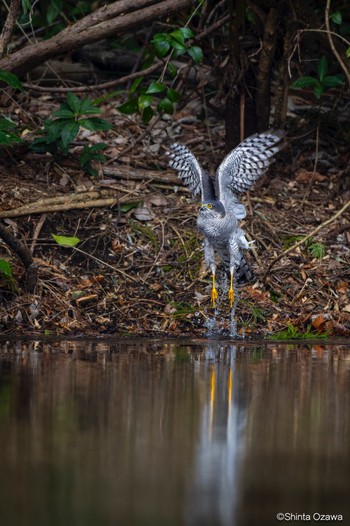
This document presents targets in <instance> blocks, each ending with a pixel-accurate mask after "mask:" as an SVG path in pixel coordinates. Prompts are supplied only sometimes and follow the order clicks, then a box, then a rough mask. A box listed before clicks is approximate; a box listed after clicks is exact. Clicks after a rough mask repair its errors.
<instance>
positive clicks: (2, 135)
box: [0, 131, 22, 146]
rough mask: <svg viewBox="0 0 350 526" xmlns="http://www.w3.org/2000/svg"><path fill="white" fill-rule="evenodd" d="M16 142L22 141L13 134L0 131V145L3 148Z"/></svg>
mask: <svg viewBox="0 0 350 526" xmlns="http://www.w3.org/2000/svg"><path fill="white" fill-rule="evenodd" d="M18 142H22V139H21V138H20V137H18V136H17V135H15V134H14V133H10V132H3V131H0V144H2V145H4V146H11V144H15V143H18Z"/></svg>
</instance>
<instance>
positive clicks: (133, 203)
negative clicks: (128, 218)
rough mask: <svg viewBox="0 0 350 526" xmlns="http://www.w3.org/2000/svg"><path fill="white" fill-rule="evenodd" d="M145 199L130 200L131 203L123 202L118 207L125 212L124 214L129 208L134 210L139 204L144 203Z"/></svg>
mask: <svg viewBox="0 0 350 526" xmlns="http://www.w3.org/2000/svg"><path fill="white" fill-rule="evenodd" d="M142 204H143V201H130V203H123V204H122V205H120V206H119V207H118V210H120V211H121V212H123V213H124V214H125V213H126V212H129V210H132V209H133V208H137V207H138V206H140V205H142Z"/></svg>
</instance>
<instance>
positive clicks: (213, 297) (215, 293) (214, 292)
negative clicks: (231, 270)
mask: <svg viewBox="0 0 350 526" xmlns="http://www.w3.org/2000/svg"><path fill="white" fill-rule="evenodd" d="M212 277H213V287H212V289H211V302H212V304H213V309H215V302H216V300H217V299H218V297H219V295H218V291H217V290H216V287H215V273H214V272H213V273H212Z"/></svg>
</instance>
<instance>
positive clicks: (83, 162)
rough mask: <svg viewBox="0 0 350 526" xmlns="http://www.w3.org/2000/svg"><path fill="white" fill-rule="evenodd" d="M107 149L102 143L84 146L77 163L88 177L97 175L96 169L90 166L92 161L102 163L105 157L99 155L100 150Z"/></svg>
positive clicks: (101, 154)
mask: <svg viewBox="0 0 350 526" xmlns="http://www.w3.org/2000/svg"><path fill="white" fill-rule="evenodd" d="M105 148H107V144H105V143H104V142H99V143H98V144H94V145H93V146H90V145H88V144H85V145H84V148H83V151H82V153H81V154H80V157H79V161H80V166H81V167H82V169H83V170H84V171H85V172H87V173H88V174H90V175H93V176H96V175H97V174H98V172H97V170H96V168H94V167H93V166H92V164H91V162H92V161H99V162H104V161H105V160H106V156H105V155H103V153H101V150H104V149H105Z"/></svg>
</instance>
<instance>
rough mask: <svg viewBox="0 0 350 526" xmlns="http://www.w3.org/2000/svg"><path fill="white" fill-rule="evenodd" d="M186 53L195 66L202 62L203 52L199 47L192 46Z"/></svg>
mask: <svg viewBox="0 0 350 526" xmlns="http://www.w3.org/2000/svg"><path fill="white" fill-rule="evenodd" d="M187 53H188V54H189V55H190V57H191V59H192V60H193V62H194V63H195V64H199V63H200V62H202V60H203V51H202V48H200V47H199V46H192V47H190V48H188V50H187Z"/></svg>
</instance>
